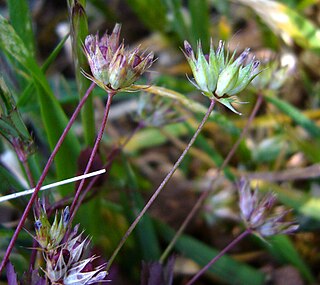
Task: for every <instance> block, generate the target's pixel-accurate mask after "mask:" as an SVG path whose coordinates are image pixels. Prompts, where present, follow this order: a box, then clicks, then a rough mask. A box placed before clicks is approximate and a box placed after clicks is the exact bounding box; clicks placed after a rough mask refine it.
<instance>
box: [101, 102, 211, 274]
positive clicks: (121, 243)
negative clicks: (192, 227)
mask: <svg viewBox="0 0 320 285" xmlns="http://www.w3.org/2000/svg"><path fill="white" fill-rule="evenodd" d="M214 105H215V101H214V100H211V102H210V106H209V108H208V110H207V112H206V114H205V116H204V117H203V119H202V121H201V123H200V124H199V126H198V128H197V130H196V132H195V133H194V135H193V137H192V138H191V140H190V142H189V143H188V145H187V147H186V148H185V150H184V151H183V152H182V154H181V155H180V157H179V158H178V160H177V161H176V163H175V164H174V166H173V167H172V168H171V170H170V172H169V173H168V174H167V176H166V177H165V178H164V179H163V181H162V182H161V184H160V185H159V187H158V188H157V190H156V191H155V192H154V193H153V195H152V196H151V198H150V199H149V201H148V202H147V204H146V205H145V206H144V208H143V209H142V210H141V212H140V213H139V214H138V216H137V217H136V219H135V220H134V221H133V223H132V224H131V226H130V227H129V228H128V230H127V232H126V233H125V234H124V236H123V237H122V239H121V241H120V243H119V244H118V246H117V248H116V249H115V251H114V252H113V254H112V255H111V257H110V259H109V262H108V265H107V268H106V270H107V271H108V270H109V269H110V267H111V264H112V263H113V261H114V259H115V258H116V256H117V254H118V252H119V251H120V249H121V248H122V246H123V245H124V244H125V242H126V240H127V239H128V237H129V236H130V234H131V233H132V231H133V230H134V229H135V227H136V225H137V224H138V223H139V222H140V220H141V219H142V217H143V215H144V214H145V213H146V211H147V210H148V209H149V208H150V206H151V205H152V204H153V202H154V201H155V200H156V198H157V197H158V195H159V194H160V192H161V191H162V189H163V188H164V187H165V186H166V184H167V183H168V181H169V180H170V179H171V177H172V175H173V174H174V173H175V171H176V170H177V168H178V167H179V166H180V164H181V162H182V160H183V159H184V157H185V156H186V154H187V153H188V151H189V149H190V148H191V146H192V145H193V143H194V142H195V140H196V139H197V137H198V135H199V133H200V132H201V130H202V128H203V126H204V124H205V122H206V121H207V120H208V118H209V116H210V114H211V112H212V110H213V108H214Z"/></svg>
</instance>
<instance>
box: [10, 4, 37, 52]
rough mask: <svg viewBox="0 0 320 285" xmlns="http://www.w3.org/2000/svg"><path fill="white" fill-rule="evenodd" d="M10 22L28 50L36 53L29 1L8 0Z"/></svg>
mask: <svg viewBox="0 0 320 285" xmlns="http://www.w3.org/2000/svg"><path fill="white" fill-rule="evenodd" d="M7 2H8V8H9V17H10V23H11V25H12V27H13V28H14V30H15V31H16V33H17V35H18V36H19V37H20V38H21V39H22V41H23V42H24V44H25V46H26V48H27V49H28V51H29V52H30V53H31V54H32V55H34V54H35V50H34V37H33V31H32V21H31V16H30V11H29V8H28V2H27V1H25V0H8V1H7Z"/></svg>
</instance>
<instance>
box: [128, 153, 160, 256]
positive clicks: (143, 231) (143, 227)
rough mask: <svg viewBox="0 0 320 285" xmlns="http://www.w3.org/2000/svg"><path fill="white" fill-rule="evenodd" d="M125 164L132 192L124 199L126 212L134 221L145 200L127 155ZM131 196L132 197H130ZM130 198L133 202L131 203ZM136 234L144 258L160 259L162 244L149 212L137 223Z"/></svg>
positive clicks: (130, 219)
mask: <svg viewBox="0 0 320 285" xmlns="http://www.w3.org/2000/svg"><path fill="white" fill-rule="evenodd" d="M123 164H124V165H125V174H124V175H126V176H127V177H126V178H127V179H126V180H127V184H128V185H127V187H129V189H130V190H131V192H132V195H131V197H129V199H128V196H126V197H125V198H124V199H123V201H124V203H125V204H124V205H123V206H124V209H126V214H127V216H128V218H129V221H130V223H132V222H133V221H134V219H135V217H136V213H139V212H140V211H141V210H142V208H143V206H144V200H143V198H142V196H141V194H140V193H139V192H138V189H139V182H138V179H137V177H136V176H135V174H134V172H133V169H132V168H131V166H130V164H129V163H128V159H127V157H125V156H123ZM130 198H131V199H130ZM130 200H132V201H131V203H130ZM130 204H131V205H130ZM135 236H136V237H137V240H138V241H139V244H140V251H141V252H142V257H143V260H145V261H154V260H158V259H159V257H160V246H159V241H158V239H157V235H156V232H155V229H154V225H153V222H152V220H151V218H150V216H149V215H148V214H146V215H144V217H143V218H142V220H141V221H140V222H139V224H138V225H137V230H136V232H135Z"/></svg>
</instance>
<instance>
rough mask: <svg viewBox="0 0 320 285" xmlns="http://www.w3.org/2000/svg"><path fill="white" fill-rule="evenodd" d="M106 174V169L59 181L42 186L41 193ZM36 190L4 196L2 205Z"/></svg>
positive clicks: (0, 199) (0, 201)
mask: <svg viewBox="0 0 320 285" xmlns="http://www.w3.org/2000/svg"><path fill="white" fill-rule="evenodd" d="M105 172H106V170H105V169H101V170H98V171H94V172H90V173H87V174H83V175H80V176H76V177H72V178H68V179H65V180H61V181H58V182H54V183H51V184H48V185H45V186H42V187H41V188H40V191H43V190H47V189H50V188H53V187H57V186H61V185H64V184H68V183H71V182H75V181H78V180H81V179H86V178H89V177H92V176H96V175H100V174H103V173H105ZM34 190H35V188H32V189H29V190H24V191H21V192H17V193H13V194H10V195H6V196H2V197H0V203H2V202H4V201H8V200H11V199H15V198H18V197H21V196H25V195H30V194H32V193H33V192H34Z"/></svg>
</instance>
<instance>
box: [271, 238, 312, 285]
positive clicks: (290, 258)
mask: <svg viewBox="0 0 320 285" xmlns="http://www.w3.org/2000/svg"><path fill="white" fill-rule="evenodd" d="M270 242H271V248H269V250H270V251H271V252H272V253H273V254H274V255H275V256H278V258H280V259H282V260H283V261H284V263H289V264H292V265H294V266H295V267H296V268H298V269H299V271H300V272H301V274H302V275H303V276H304V277H305V278H306V280H308V282H309V283H310V284H311V283H314V282H315V278H314V277H313V275H312V273H311V271H310V269H309V268H308V266H307V264H306V263H305V262H304V260H303V259H302V258H301V256H300V254H299V253H298V252H297V250H296V248H295V246H294V244H293V243H292V242H291V240H290V239H289V238H288V237H287V236H285V235H276V236H273V237H271V238H270Z"/></svg>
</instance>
